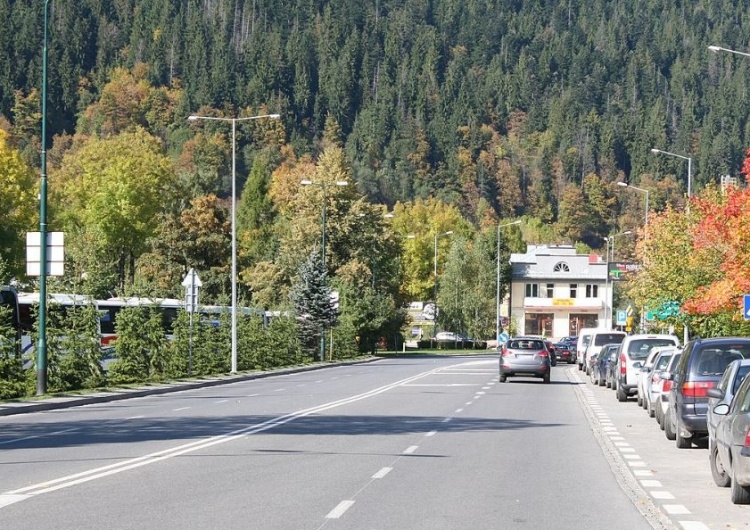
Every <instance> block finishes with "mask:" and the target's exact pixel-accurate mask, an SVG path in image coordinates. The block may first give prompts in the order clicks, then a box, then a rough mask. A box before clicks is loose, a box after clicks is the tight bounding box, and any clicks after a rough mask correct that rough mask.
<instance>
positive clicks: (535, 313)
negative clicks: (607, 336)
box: [508, 245, 612, 338]
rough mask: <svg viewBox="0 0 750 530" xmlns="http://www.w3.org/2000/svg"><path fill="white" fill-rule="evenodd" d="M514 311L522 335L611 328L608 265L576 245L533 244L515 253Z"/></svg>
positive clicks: (558, 334) (560, 334)
mask: <svg viewBox="0 0 750 530" xmlns="http://www.w3.org/2000/svg"><path fill="white" fill-rule="evenodd" d="M510 264H511V267H512V273H511V274H512V276H511V277H512V279H511V286H510V294H509V301H508V307H510V318H511V320H512V321H513V322H514V323H515V325H516V327H517V329H516V333H517V334H527V335H545V336H547V337H550V338H552V337H555V338H559V337H564V336H568V335H577V334H578V330H579V329H581V328H597V327H607V328H609V327H611V326H607V325H606V322H607V321H610V322H611V316H610V315H612V284H611V283H609V282H608V281H607V262H606V261H605V260H604V259H603V258H602V257H601V256H599V255H597V254H590V255H589V254H577V253H576V250H575V248H574V247H572V246H570V245H528V248H527V250H526V253H525V254H511V256H510Z"/></svg>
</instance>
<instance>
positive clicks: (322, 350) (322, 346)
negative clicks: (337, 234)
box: [300, 179, 349, 361]
mask: <svg viewBox="0 0 750 530" xmlns="http://www.w3.org/2000/svg"><path fill="white" fill-rule="evenodd" d="M300 184H302V185H303V186H320V187H321V189H322V190H323V208H322V209H323V215H322V218H323V221H322V224H323V236H322V240H323V241H322V248H321V249H320V253H321V259H322V260H323V268H324V269H325V266H326V210H327V209H328V193H327V188H328V183H327V182H325V181H321V182H313V181H312V180H307V179H305V180H302V181H300ZM335 184H336V186H348V185H349V182H348V181H346V180H337V181H336V182H335ZM325 356H326V335H325V333H321V335H320V360H321V361H325Z"/></svg>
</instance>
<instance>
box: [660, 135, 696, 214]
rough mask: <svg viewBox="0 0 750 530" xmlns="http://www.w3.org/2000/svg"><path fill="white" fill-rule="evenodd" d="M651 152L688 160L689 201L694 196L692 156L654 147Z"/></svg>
mask: <svg viewBox="0 0 750 530" xmlns="http://www.w3.org/2000/svg"><path fill="white" fill-rule="evenodd" d="M651 152H652V153H655V154H656V153H659V154H662V155H668V156H674V157H677V158H682V159H683V160H687V163H688V178H687V196H688V201H689V200H690V197H691V196H692V193H691V186H692V180H693V171H692V165H693V159H692V158H690V157H689V156H683V155H678V154H677V153H670V152H669V151H662V150H661V149H655V148H654V149H651ZM688 207H689V202H688Z"/></svg>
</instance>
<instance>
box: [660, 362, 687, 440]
mask: <svg viewBox="0 0 750 530" xmlns="http://www.w3.org/2000/svg"><path fill="white" fill-rule="evenodd" d="M680 357H682V350H681V349H679V348H678V349H676V350H675V352H674V353H673V354H672V358H671V359H669V364H668V365H667V369H666V370H664V371H663V372H662V373H661V377H660V381H658V382H655V383H654V385H655V386H656V387H657V390H658V393H657V395H656V396H655V397H654V402H655V403H656V406H655V410H654V417H655V418H656V421H657V423H658V424H659V428H660V429H661V430H662V431H664V434H665V436H666V437H667V439H668V440H674V433H672V434H670V432H668V431H667V428H666V427H667V405H669V391H670V390H671V389H672V384H673V381H672V376H673V375H672V374H674V370H675V368H677V363H679V362H680Z"/></svg>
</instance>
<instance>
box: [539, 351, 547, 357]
mask: <svg viewBox="0 0 750 530" xmlns="http://www.w3.org/2000/svg"><path fill="white" fill-rule="evenodd" d="M536 356H537V357H549V353H548V352H547V350H542V351H540V352H537V354H536Z"/></svg>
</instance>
